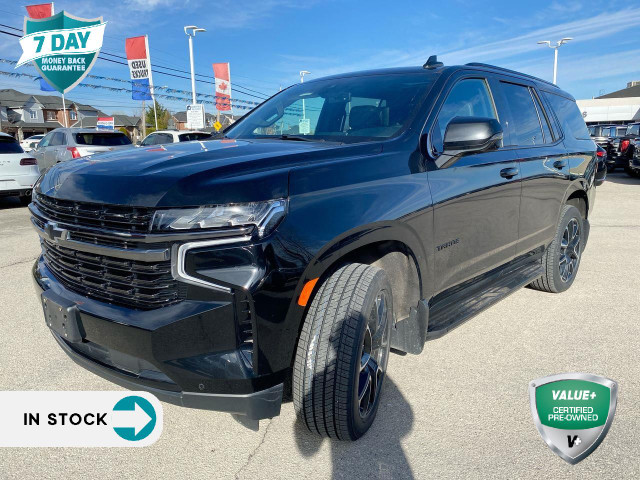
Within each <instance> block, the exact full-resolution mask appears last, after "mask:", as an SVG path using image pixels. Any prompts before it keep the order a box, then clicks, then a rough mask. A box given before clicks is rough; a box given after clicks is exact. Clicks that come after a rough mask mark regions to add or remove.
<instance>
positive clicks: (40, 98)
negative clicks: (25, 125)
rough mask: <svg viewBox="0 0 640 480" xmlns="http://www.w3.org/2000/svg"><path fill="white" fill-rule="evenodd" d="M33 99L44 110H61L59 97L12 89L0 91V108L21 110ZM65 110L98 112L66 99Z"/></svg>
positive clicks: (89, 106)
mask: <svg viewBox="0 0 640 480" xmlns="http://www.w3.org/2000/svg"><path fill="white" fill-rule="evenodd" d="M32 98H33V99H35V100H36V101H37V102H38V103H40V104H41V105H42V108H44V109H52V110H62V97H61V96H59V95H33V94H30V93H22V92H19V91H18V90H15V89H13V88H3V89H0V106H3V107H8V108H21V107H23V106H25V105H26V104H27V103H28V102H29V100H30V99H32ZM65 103H66V105H67V108H69V107H70V106H72V105H74V106H75V107H76V109H77V110H89V111H98V110H97V109H96V108H94V107H92V106H91V105H86V104H84V103H78V102H74V101H73V100H71V99H66V102H65Z"/></svg>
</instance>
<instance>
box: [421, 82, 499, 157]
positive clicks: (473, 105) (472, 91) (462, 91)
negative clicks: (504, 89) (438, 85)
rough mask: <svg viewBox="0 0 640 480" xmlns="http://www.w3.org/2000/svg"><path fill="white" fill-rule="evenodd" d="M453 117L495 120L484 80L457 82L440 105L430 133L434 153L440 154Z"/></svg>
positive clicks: (491, 102) (495, 116)
mask: <svg viewBox="0 0 640 480" xmlns="http://www.w3.org/2000/svg"><path fill="white" fill-rule="evenodd" d="M455 117H484V118H497V115H496V111H495V108H494V106H493V101H492V100H491V95H490V94H489V87H488V86H487V82H486V81H485V80H482V79H479V78H468V79H465V80H461V81H459V82H458V83H456V84H455V85H454V87H453V88H452V89H451V91H450V92H449V95H448V96H447V99H446V100H445V101H444V103H443V104H442V108H441V109H440V112H439V113H438V119H437V120H436V124H435V127H434V129H433V131H432V134H433V140H432V144H433V147H434V149H435V150H436V152H442V142H443V139H444V134H445V131H446V129H447V125H449V122H450V121H451V120H452V119H454V118H455Z"/></svg>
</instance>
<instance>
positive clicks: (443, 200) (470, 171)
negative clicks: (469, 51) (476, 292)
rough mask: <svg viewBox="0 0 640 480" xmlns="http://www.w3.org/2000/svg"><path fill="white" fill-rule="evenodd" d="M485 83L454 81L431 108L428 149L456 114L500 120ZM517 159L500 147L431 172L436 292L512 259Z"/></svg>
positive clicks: (477, 78)
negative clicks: (433, 117)
mask: <svg viewBox="0 0 640 480" xmlns="http://www.w3.org/2000/svg"><path fill="white" fill-rule="evenodd" d="M489 80H490V75H488V74H486V75H485V74H478V75H476V74H474V75H469V74H466V75H464V74H463V75H461V76H458V77H457V78H456V79H455V80H453V81H454V82H455V83H453V84H452V85H451V84H450V89H449V91H448V93H446V100H444V102H443V103H442V104H441V106H440V107H438V106H437V105H436V107H435V108H436V109H438V108H439V112H438V116H437V119H436V120H435V122H434V124H433V127H432V129H431V138H432V146H431V148H432V151H435V152H441V151H442V138H443V137H444V133H445V129H446V126H447V124H448V122H449V121H450V120H451V119H453V118H454V117H456V116H465V117H469V116H471V117H490V118H496V119H497V120H498V121H500V122H501V123H502V122H503V119H502V118H501V117H500V116H499V114H498V112H497V111H496V106H495V105H496V104H495V99H494V98H493V95H492V92H491V89H490V87H489ZM445 89H446V87H445ZM516 155H517V153H516V152H514V151H513V150H512V149H504V148H498V149H497V150H492V151H488V152H483V153H476V154H469V155H466V156H463V157H462V158H460V159H459V160H458V161H457V162H455V163H454V164H452V165H451V166H449V167H446V168H437V167H434V168H432V169H431V171H429V185H430V187H431V192H432V199H433V209H434V226H433V231H434V240H435V245H436V251H435V271H436V279H435V283H436V293H439V292H442V291H444V290H446V289H448V288H450V287H452V286H455V285H457V284H460V283H462V282H464V281H465V280H469V279H471V278H473V277H475V276H477V275H480V274H482V273H485V272H488V271H489V270H492V269H494V268H496V267H498V266H500V265H503V264H505V263H507V262H509V261H510V260H512V259H513V257H514V254H515V245H516V242H517V240H518V216H519V209H520V188H521V187H520V174H519V172H518V168H517V167H518V165H517V162H516V161H515V157H516ZM434 163H437V162H434Z"/></svg>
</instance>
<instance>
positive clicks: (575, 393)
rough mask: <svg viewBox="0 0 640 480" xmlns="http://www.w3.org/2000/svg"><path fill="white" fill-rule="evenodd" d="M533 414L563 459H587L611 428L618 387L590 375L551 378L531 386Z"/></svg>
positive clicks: (552, 448)
mask: <svg viewBox="0 0 640 480" xmlns="http://www.w3.org/2000/svg"><path fill="white" fill-rule="evenodd" d="M529 396H530V399H531V413H532V414H533V421H534V422H535V424H536V427H537V428H538V431H539V432H540V435H541V436H542V438H543V439H544V441H545V442H547V445H549V448H551V450H553V451H554V452H555V453H556V454H558V456H560V458H562V459H563V460H566V461H567V462H569V463H571V464H576V463H578V462H579V461H581V460H584V459H585V458H587V457H588V456H589V455H590V454H591V452H593V451H594V450H595V449H596V448H598V445H600V443H601V442H602V440H604V437H605V436H606V435H607V432H608V431H609V427H611V423H612V422H613V416H614V414H615V412H616V403H617V398H618V384H617V383H616V382H614V381H613V380H610V379H608V378H605V377H600V376H598V375H591V374H588V373H566V374H559V375H550V376H548V377H543V378H539V379H537V380H534V381H533V382H531V384H530V385H529Z"/></svg>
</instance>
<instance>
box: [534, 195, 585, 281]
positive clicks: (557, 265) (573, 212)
mask: <svg viewBox="0 0 640 480" xmlns="http://www.w3.org/2000/svg"><path fill="white" fill-rule="evenodd" d="M576 227H577V230H576ZM583 233H584V222H583V220H582V215H581V214H580V211H579V210H578V209H577V208H576V207H574V206H573V205H565V206H564V207H563V208H562V212H561V214H560V222H559V223H558V229H557V230H556V236H555V238H554V239H553V242H551V245H549V247H548V248H547V250H546V251H545V253H544V256H543V257H542V266H543V268H544V274H543V275H542V276H541V277H540V278H538V279H537V280H534V281H533V282H532V283H530V284H529V286H530V287H531V288H534V289H536V290H541V291H543V292H550V293H560V292H564V291H565V290H567V289H568V288H569V287H571V285H572V284H573V281H574V280H575V278H576V275H577V274H578V268H579V267H580V258H581V254H582V250H583V249H584V242H583ZM574 235H577V238H576V237H575V236H574Z"/></svg>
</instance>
